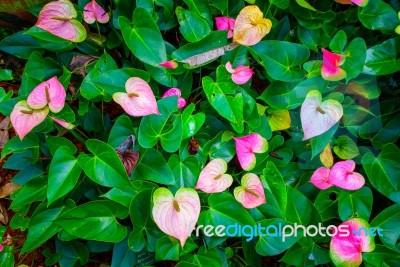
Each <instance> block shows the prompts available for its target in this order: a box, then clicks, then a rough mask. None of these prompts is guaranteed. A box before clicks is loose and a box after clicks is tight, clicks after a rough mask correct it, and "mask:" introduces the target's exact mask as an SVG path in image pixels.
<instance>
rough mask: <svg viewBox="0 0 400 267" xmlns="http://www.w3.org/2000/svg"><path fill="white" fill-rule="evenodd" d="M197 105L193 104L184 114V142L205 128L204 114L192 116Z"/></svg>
mask: <svg viewBox="0 0 400 267" xmlns="http://www.w3.org/2000/svg"><path fill="white" fill-rule="evenodd" d="M194 110H195V105H194V104H193V103H192V104H190V105H189V106H187V107H186V108H185V109H184V110H183V112H182V124H183V126H182V127H183V133H182V140H184V139H186V138H189V137H192V136H194V135H195V134H196V133H197V132H198V131H199V130H200V128H201V126H203V124H204V121H205V119H206V116H205V115H204V113H202V112H198V113H196V114H194V115H192V113H193V111H194Z"/></svg>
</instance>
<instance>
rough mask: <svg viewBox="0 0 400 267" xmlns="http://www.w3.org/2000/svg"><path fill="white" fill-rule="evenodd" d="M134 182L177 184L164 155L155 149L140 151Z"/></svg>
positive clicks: (133, 176) (133, 177)
mask: <svg viewBox="0 0 400 267" xmlns="http://www.w3.org/2000/svg"><path fill="white" fill-rule="evenodd" d="M132 179H133V180H149V181H154V182H156V183H161V184H166V185H173V184H175V179H174V174H173V173H172V171H171V169H170V168H169V166H168V164H167V162H166V161H165V159H164V157H163V155H162V154H161V153H160V152H158V151H157V150H156V149H154V148H150V149H144V150H141V151H140V157H139V161H138V163H137V165H136V167H135V168H134V169H133V172H132Z"/></svg>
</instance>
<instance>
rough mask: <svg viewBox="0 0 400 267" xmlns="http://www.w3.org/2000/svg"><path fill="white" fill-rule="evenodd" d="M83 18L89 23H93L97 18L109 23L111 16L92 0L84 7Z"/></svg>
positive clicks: (101, 21)
mask: <svg viewBox="0 0 400 267" xmlns="http://www.w3.org/2000/svg"><path fill="white" fill-rule="evenodd" d="M83 19H84V20H85V21H86V23H88V24H92V23H94V22H95V21H96V20H97V21H98V22H100V23H107V22H108V21H109V20H110V16H109V15H108V14H107V12H106V11H105V10H104V9H103V8H102V7H101V6H100V5H99V4H98V3H97V2H96V1H95V0H92V1H90V2H89V3H88V4H87V5H86V6H85V7H84V8H83Z"/></svg>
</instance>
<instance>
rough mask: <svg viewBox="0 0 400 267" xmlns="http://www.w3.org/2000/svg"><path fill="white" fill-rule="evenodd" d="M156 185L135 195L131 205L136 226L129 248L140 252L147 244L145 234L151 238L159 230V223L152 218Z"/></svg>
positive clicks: (147, 187) (132, 218) (130, 211)
mask: <svg viewBox="0 0 400 267" xmlns="http://www.w3.org/2000/svg"><path fill="white" fill-rule="evenodd" d="M155 188H157V186H156V185H154V184H151V186H146V187H144V188H141V189H140V191H138V192H137V194H136V195H135V196H134V197H133V199H132V202H131V205H130V207H129V213H130V218H131V221H132V224H133V225H134V226H135V227H134V228H133V231H132V233H131V234H130V236H129V240H128V245H129V248H130V249H132V250H133V251H135V252H139V251H141V250H142V249H143V247H144V245H145V236H147V238H148V239H149V238H151V236H152V232H154V231H155V230H157V229H158V228H157V225H156V224H155V222H154V221H153V219H152V218H151V210H152V196H153V191H154V189H155Z"/></svg>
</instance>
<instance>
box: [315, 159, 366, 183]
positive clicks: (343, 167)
mask: <svg viewBox="0 0 400 267" xmlns="http://www.w3.org/2000/svg"><path fill="white" fill-rule="evenodd" d="M355 167H356V163H355V162H354V161H353V160H345V161H339V162H337V163H335V164H334V165H333V167H332V168H331V169H329V168H326V167H320V168H318V169H316V170H315V171H314V173H313V175H312V176H311V179H310V182H311V183H312V184H313V185H315V186H316V187H317V188H319V189H322V190H324V189H327V188H329V187H331V186H333V185H335V186H337V187H340V188H343V189H346V190H358V189H360V188H361V187H363V186H364V184H365V179H364V177H363V176H362V175H361V174H359V173H358V172H355V171H354V169H355Z"/></svg>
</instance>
